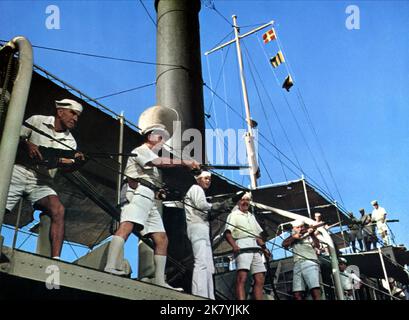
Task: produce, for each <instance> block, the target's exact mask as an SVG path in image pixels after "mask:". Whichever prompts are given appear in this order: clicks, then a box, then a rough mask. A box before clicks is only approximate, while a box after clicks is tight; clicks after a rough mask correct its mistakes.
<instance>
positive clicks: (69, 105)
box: [55, 99, 82, 113]
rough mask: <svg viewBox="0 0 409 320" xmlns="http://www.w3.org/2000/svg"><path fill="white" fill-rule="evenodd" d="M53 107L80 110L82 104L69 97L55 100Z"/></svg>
mask: <svg viewBox="0 0 409 320" xmlns="http://www.w3.org/2000/svg"><path fill="white" fill-rule="evenodd" d="M55 107H56V108H57V109H71V110H74V111H78V112H79V113H81V112H82V105H81V104H80V103H78V102H77V101H74V100H71V99H62V100H60V101H58V100H55Z"/></svg>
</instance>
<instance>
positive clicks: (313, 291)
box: [311, 288, 321, 300]
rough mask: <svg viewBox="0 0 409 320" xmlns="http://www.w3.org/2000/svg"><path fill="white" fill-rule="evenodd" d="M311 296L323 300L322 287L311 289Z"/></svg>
mask: <svg viewBox="0 0 409 320" xmlns="http://www.w3.org/2000/svg"><path fill="white" fill-rule="evenodd" d="M311 296H312V299H313V300H321V290H320V288H314V289H311Z"/></svg>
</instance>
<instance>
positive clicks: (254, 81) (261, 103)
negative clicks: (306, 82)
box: [242, 41, 288, 181]
mask: <svg viewBox="0 0 409 320" xmlns="http://www.w3.org/2000/svg"><path fill="white" fill-rule="evenodd" d="M242 43H243V46H244V48H245V50H246V53H247V56H248V60H249V70H250V75H251V78H252V80H253V83H254V87H255V89H256V92H257V96H258V98H259V101H260V105H261V108H262V110H263V113H264V117H265V118H266V119H267V128H268V130H269V132H270V135H271V138H272V140H273V143H274V144H275V145H276V144H277V143H276V140H275V138H274V134H273V130H272V128H271V125H270V124H269V121H268V115H267V112H266V110H265V108H264V103H263V100H262V99H261V95H260V92H259V90H258V87H257V83H256V79H255V78H254V74H253V71H252V68H251V67H252V66H253V68H255V65H254V62H253V59H252V58H251V56H250V53H249V51H248V49H247V46H246V44H245V42H244V41H242ZM250 62H251V64H250ZM277 156H278V159H279V162H280V165H281V170H282V171H283V174H284V178H285V181H288V178H287V175H286V173H285V170H284V166H283V162H282V161H281V157H280V153H278V152H277ZM266 171H267V169H266ZM270 180H271V181H272V179H271V178H270Z"/></svg>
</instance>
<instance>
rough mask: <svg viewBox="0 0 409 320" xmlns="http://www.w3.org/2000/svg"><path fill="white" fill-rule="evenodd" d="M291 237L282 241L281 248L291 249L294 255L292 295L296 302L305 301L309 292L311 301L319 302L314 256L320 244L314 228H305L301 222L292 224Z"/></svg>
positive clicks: (316, 264) (316, 261) (318, 278)
mask: <svg viewBox="0 0 409 320" xmlns="http://www.w3.org/2000/svg"><path fill="white" fill-rule="evenodd" d="M292 226H293V231H292V235H291V236H290V237H288V238H287V239H285V240H284V241H283V244H282V245H283V247H285V248H289V247H291V248H292V250H293V254H294V271H293V294H294V298H295V299H296V300H303V299H305V293H306V291H307V288H308V290H310V292H311V296H312V298H313V300H320V297H321V290H320V266H319V263H318V257H317V254H316V250H315V249H316V248H319V246H320V242H319V240H318V238H317V236H316V235H315V229H316V228H317V227H319V226H321V225H315V226H314V227H311V226H306V224H305V222H304V221H303V220H295V221H293V222H292Z"/></svg>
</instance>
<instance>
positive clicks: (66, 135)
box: [16, 115, 77, 177]
mask: <svg viewBox="0 0 409 320" xmlns="http://www.w3.org/2000/svg"><path fill="white" fill-rule="evenodd" d="M26 122H27V123H28V124H30V125H32V126H33V127H35V128H37V129H39V130H41V131H42V132H44V133H46V134H48V135H49V136H51V137H53V138H54V139H55V140H54V139H51V138H49V137H46V136H45V135H43V134H41V133H39V132H37V131H34V130H32V129H29V128H27V127H25V126H24V125H23V126H22V127H21V131H20V137H22V138H27V139H28V141H30V142H31V143H34V144H35V145H37V146H43V147H49V148H56V149H63V150H72V149H74V150H76V149H77V142H76V141H75V139H74V137H73V136H72V134H71V133H70V131H69V130H65V131H63V132H57V131H55V117H54V116H41V115H35V116H32V117H30V118H28V119H27V120H26ZM56 140H57V141H56ZM58 141H61V142H62V143H64V144H65V145H67V146H68V147H66V146H65V145H63V144H61V143H59V142H58ZM20 160H21V161H20ZM16 162H17V163H18V164H23V165H24V166H26V167H29V168H31V169H34V170H35V171H36V172H37V173H40V174H42V175H45V176H49V177H54V176H55V173H56V172H57V169H50V170H47V169H46V168H45V167H44V166H38V165H32V164H30V163H29V162H27V161H26V160H24V159H19V160H17V161H16Z"/></svg>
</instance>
